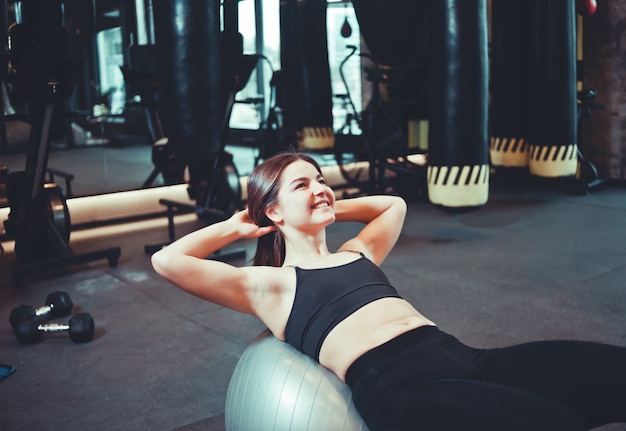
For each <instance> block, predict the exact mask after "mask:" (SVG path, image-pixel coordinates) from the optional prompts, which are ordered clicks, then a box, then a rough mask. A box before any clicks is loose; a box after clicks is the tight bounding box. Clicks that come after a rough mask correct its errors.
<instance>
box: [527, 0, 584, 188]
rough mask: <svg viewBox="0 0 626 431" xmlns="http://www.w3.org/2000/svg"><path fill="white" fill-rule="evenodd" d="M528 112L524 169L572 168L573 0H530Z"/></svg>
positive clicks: (564, 172) (562, 171) (563, 171)
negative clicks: (526, 160)
mask: <svg viewBox="0 0 626 431" xmlns="http://www.w3.org/2000/svg"><path fill="white" fill-rule="evenodd" d="M527 4H528V6H529V7H532V8H533V15H532V16H533V19H532V21H531V23H530V24H531V25H530V29H531V35H530V37H531V46H532V64H531V70H532V76H531V79H532V85H533V90H532V115H531V131H530V139H529V144H530V148H529V151H530V158H529V168H530V172H531V174H533V175H537V176H541V177H564V176H572V175H574V174H575V173H576V169H577V167H578V151H577V143H576V140H577V128H576V107H577V100H576V13H575V0H550V1H545V0H530V1H528V2H527Z"/></svg>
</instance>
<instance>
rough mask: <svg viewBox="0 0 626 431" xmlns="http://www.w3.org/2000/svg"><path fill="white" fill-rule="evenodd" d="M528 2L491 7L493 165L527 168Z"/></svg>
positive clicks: (509, 0)
mask: <svg viewBox="0 0 626 431" xmlns="http://www.w3.org/2000/svg"><path fill="white" fill-rule="evenodd" d="M532 12H533V8H531V7H529V6H528V0H496V1H493V2H492V5H491V76H490V82H491V105H490V117H489V120H490V126H491V141H490V145H489V156H490V160H491V164H492V165H493V166H502V167H526V166H528V137H529V134H530V115H531V111H532V109H533V108H532V105H531V100H532V98H531V97H530V95H531V91H532V85H531V50H530V37H529V36H530V32H529V30H528V28H529V25H530V23H531V18H532Z"/></svg>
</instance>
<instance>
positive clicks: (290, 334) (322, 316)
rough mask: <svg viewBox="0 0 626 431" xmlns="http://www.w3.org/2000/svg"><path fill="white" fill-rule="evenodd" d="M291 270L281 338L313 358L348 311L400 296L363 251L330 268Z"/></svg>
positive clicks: (316, 357) (315, 357) (349, 312)
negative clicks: (293, 275) (291, 293)
mask: <svg viewBox="0 0 626 431" xmlns="http://www.w3.org/2000/svg"><path fill="white" fill-rule="evenodd" d="M295 270H296V294H295V298H294V301H293V307H292V309H291V313H290V314H289V319H288V320H287V325H286V327H285V340H286V341H287V342H288V343H289V344H291V345H292V346H294V347H295V348H296V349H298V350H300V351H301V352H304V353H306V354H307V355H309V356H310V357H312V358H314V359H315V360H319V354H320V349H321V347H322V343H323V342H324V339H325V338H326V336H327V335H328V334H329V333H330V331H331V330H332V329H333V328H334V327H335V326H337V324H339V323H340V322H341V321H342V320H344V319H345V318H346V317H348V316H349V315H350V314H352V313H354V312H355V311H356V310H358V309H359V308H361V307H363V306H364V305H366V304H369V303H370V302H372V301H375V300H377V299H380V298H387V297H396V298H400V295H399V294H398V292H397V291H396V289H395V288H394V287H393V286H392V285H391V284H390V283H389V280H388V279H387V277H386V276H385V274H384V273H383V272H382V271H381V270H380V268H378V266H376V265H375V264H374V263H373V262H372V261H370V260H369V259H367V258H366V257H365V256H363V254H361V257H360V258H359V259H357V260H355V261H352V262H349V263H346V264H343V265H339V266H335V267H331V268H319V269H303V268H299V267H296V268H295Z"/></svg>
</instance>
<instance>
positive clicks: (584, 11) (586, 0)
mask: <svg viewBox="0 0 626 431" xmlns="http://www.w3.org/2000/svg"><path fill="white" fill-rule="evenodd" d="M597 9H598V3H597V2H596V0H577V1H576V12H577V13H578V14H580V15H582V16H590V15H593V14H594V13H596V10H597Z"/></svg>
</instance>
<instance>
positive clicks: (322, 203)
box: [311, 202, 330, 209]
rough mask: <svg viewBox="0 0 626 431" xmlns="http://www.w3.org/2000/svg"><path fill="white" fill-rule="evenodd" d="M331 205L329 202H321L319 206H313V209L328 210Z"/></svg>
mask: <svg viewBox="0 0 626 431" xmlns="http://www.w3.org/2000/svg"><path fill="white" fill-rule="evenodd" d="M329 206H330V204H329V203H328V202H320V203H319V204H316V205H313V206H312V207H311V208H313V209H319V208H328V207H329Z"/></svg>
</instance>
